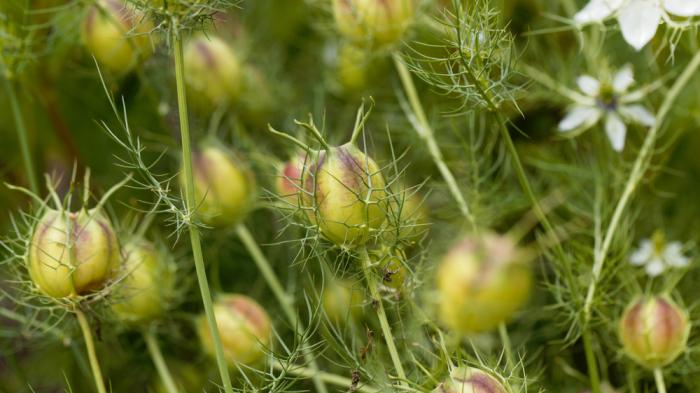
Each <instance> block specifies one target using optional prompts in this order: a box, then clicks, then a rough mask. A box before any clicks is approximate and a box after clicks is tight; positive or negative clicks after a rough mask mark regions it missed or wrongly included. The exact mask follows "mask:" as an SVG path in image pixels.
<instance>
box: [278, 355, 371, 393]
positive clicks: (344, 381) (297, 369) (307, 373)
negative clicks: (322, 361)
mask: <svg viewBox="0 0 700 393" xmlns="http://www.w3.org/2000/svg"><path fill="white" fill-rule="evenodd" d="M272 366H273V367H274V368H276V369H277V370H279V371H282V372H285V373H288V374H291V375H295V376H298V377H302V378H313V377H314V376H318V378H319V379H321V380H322V381H324V382H328V383H329V384H332V385H336V386H339V387H344V388H350V387H351V386H353V381H352V379H350V378H346V377H343V376H341V375H337V374H332V373H327V372H325V371H320V372H319V371H314V370H312V369H310V368H306V367H301V366H291V367H285V366H284V365H282V364H281V363H279V362H275V363H274V364H273V365H272ZM348 391H350V389H349V390H348ZM352 391H353V392H359V393H379V392H381V391H382V390H381V389H379V388H377V387H374V386H368V385H364V386H363V385H357V386H356V387H353V389H352Z"/></svg>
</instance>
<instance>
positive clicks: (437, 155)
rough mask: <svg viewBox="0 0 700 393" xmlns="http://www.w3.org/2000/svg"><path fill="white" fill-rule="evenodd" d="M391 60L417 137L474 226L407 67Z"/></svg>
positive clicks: (396, 60)
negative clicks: (404, 94) (410, 111)
mask: <svg viewBox="0 0 700 393" xmlns="http://www.w3.org/2000/svg"><path fill="white" fill-rule="evenodd" d="M393 58H394V65H395V66H396V71H397V72H398V73H399V78H400V79H401V84H402V85H403V88H404V91H405V92H406V97H407V98H408V102H409V104H410V105H411V110H412V111H413V114H414V115H415V120H416V121H417V124H414V128H415V129H416V132H417V133H418V136H419V137H420V138H421V139H423V141H425V143H426V145H427V146H428V151H429V152H430V155H431V156H432V157H433V161H434V162H435V165H436V166H437V167H438V170H439V171H440V174H441V175H442V178H443V179H444V180H445V183H447V187H448V188H449V190H450V193H451V194H452V197H453V198H454V199H455V201H456V202H457V206H458V207H459V210H460V212H462V215H463V216H464V217H465V218H466V219H467V220H469V222H470V223H472V224H474V217H473V216H472V214H471V212H470V211H469V206H468V205H467V202H466V200H465V199H464V195H462V191H461V190H460V189H459V186H458V185H457V180H455V177H454V175H453V174H452V172H451V171H450V168H449V167H448V166H447V164H446V163H445V159H444V158H443V156H442V151H440V146H438V144H437V142H436V141H435V134H434V132H433V129H432V127H431V126H430V122H429V121H428V118H427V117H426V116H425V111H424V110H423V105H422V104H421V102H420V98H419V97H418V92H417V91H416V86H415V85H414V84H413V78H412V77H411V73H410V72H409V70H408V67H406V65H405V64H404V63H403V61H401V58H400V57H399V55H398V54H396V53H394V54H393Z"/></svg>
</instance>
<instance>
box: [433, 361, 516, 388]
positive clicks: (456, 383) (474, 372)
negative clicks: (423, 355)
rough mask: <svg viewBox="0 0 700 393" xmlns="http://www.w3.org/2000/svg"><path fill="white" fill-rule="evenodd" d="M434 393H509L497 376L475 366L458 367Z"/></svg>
mask: <svg viewBox="0 0 700 393" xmlns="http://www.w3.org/2000/svg"><path fill="white" fill-rule="evenodd" d="M433 393H507V390H506V388H505V387H504V386H503V383H502V382H500V381H499V380H498V379H497V378H496V377H495V376H493V375H491V374H489V373H487V372H485V371H482V370H479V369H478V368H473V367H457V368H455V369H454V370H452V372H451V373H450V377H449V378H448V379H447V380H446V381H445V382H442V383H441V384H440V385H438V387H436V388H435V390H433Z"/></svg>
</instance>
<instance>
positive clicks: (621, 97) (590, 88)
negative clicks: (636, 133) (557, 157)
mask: <svg viewBox="0 0 700 393" xmlns="http://www.w3.org/2000/svg"><path fill="white" fill-rule="evenodd" d="M698 1H700V0H698ZM576 82H577V84H578V87H579V89H581V91H582V92H583V95H576V96H574V97H573V98H574V99H575V103H574V105H573V106H572V107H571V109H570V110H569V112H568V113H567V114H566V116H564V118H563V119H562V120H561V121H560V122H559V131H561V132H568V131H572V130H580V131H583V130H586V129H588V128H591V127H593V126H594V125H595V124H596V123H598V121H599V120H601V119H603V120H604V122H605V133H606V134H607V135H608V139H610V143H611V144H612V147H613V149H614V150H616V151H622V149H623V148H624V147H625V135H626V134H627V127H626V126H625V121H632V122H635V123H639V124H642V125H645V126H647V127H652V126H653V125H654V123H655V122H656V118H655V117H654V115H652V114H651V113H650V112H649V111H648V110H647V109H646V108H645V107H643V106H642V105H639V104H634V102H636V101H639V100H641V99H642V98H643V97H644V94H643V91H644V90H636V91H632V92H628V91H627V90H628V89H629V87H630V86H631V85H632V84H633V83H634V74H633V72H632V67H631V66H630V65H626V66H624V67H623V68H622V69H621V70H620V71H619V72H618V73H617V74H615V75H614V77H613V78H612V81H611V82H609V83H603V82H600V81H599V80H598V79H595V78H593V77H592V76H589V75H582V76H580V77H578V79H577V81H576Z"/></svg>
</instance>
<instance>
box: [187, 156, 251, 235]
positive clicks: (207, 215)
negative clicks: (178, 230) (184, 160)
mask: <svg viewBox="0 0 700 393" xmlns="http://www.w3.org/2000/svg"><path fill="white" fill-rule="evenodd" d="M184 173H185V171H184V168H183V169H182V170H181V172H180V182H181V187H182V188H183V189H184V188H185V187H184V181H185V177H184ZM192 175H193V176H194V190H195V199H196V202H197V214H198V215H199V217H200V218H201V219H202V221H203V222H205V223H207V224H209V225H213V226H227V225H233V224H235V223H237V222H238V221H239V220H240V219H241V218H242V217H243V216H244V215H245V214H246V213H247V212H248V209H249V207H250V205H251V202H252V200H253V196H254V194H255V179H254V178H253V175H252V174H251V173H250V171H249V170H248V168H247V167H246V166H245V165H244V164H243V163H242V162H241V161H240V160H238V158H237V157H236V155H235V154H234V153H233V152H232V151H230V150H228V149H226V148H224V147H223V146H219V145H218V144H215V143H209V144H205V145H204V146H203V147H202V148H201V149H199V150H196V151H193V152H192Z"/></svg>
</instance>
